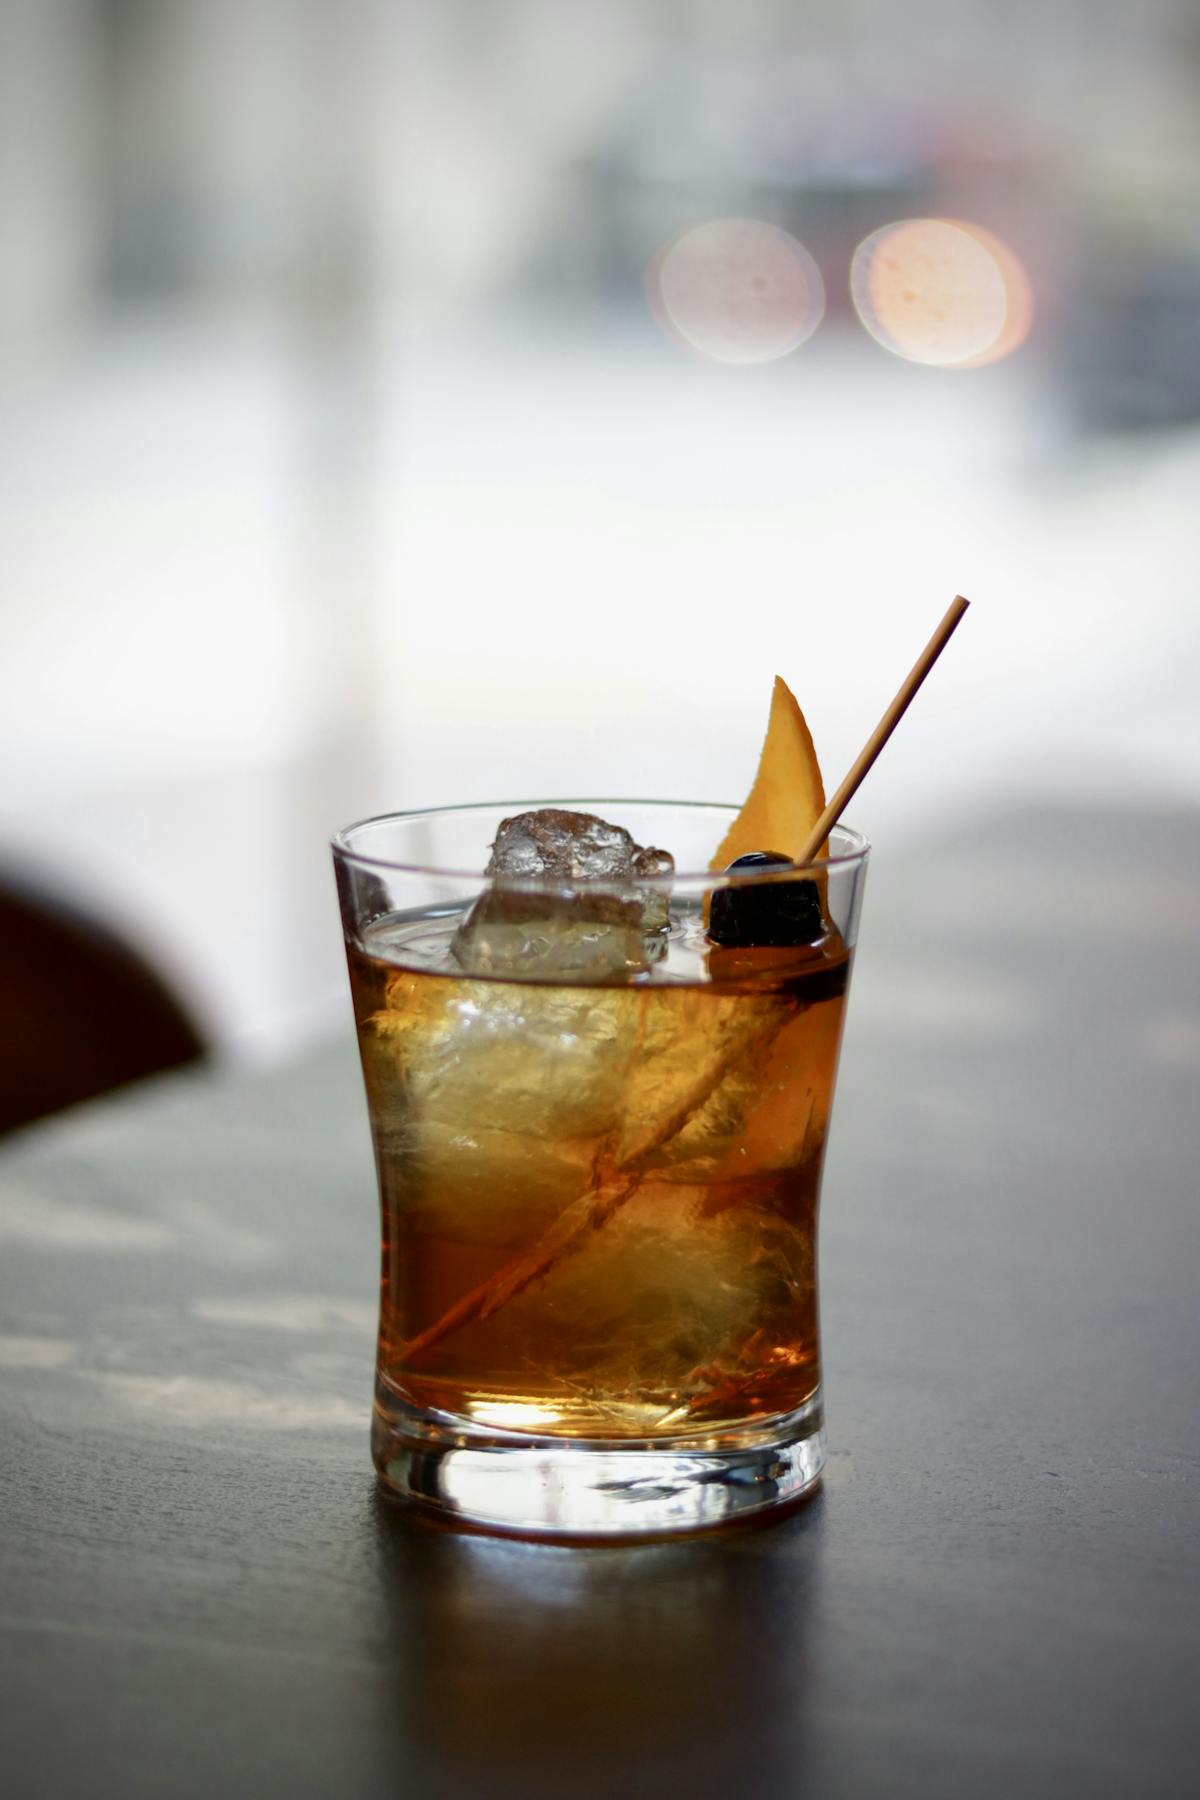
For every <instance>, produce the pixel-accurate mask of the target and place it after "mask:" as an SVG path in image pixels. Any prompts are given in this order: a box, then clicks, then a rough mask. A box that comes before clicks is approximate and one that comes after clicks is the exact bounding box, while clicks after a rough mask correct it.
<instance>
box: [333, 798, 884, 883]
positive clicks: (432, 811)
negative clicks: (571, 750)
mask: <svg viewBox="0 0 1200 1800" xmlns="http://www.w3.org/2000/svg"><path fill="white" fill-rule="evenodd" d="M605 806H613V807H616V806H645V807H656V808H661V809H662V810H664V811H666V810H667V809H668V808H671V809H673V810H677V811H695V812H722V813H728V814H729V817H730V819H731V820H733V819H734V818H736V817H737V815H738V813H739V812H740V811H741V808H740V807H739V806H736V805H734V804H732V803H731V802H727V801H721V800H646V799H638V798H636V797H634V796H630V795H626V796H624V797H621V796H618V795H613V794H610V795H607V796H605V797H603V798H599V799H597V798H595V797H590V798H589V797H576V798H573V799H560V800H551V799H543V800H468V801H465V802H463V803H462V804H456V805H453V806H416V807H401V808H399V809H397V810H396V811H395V812H386V813H371V814H368V816H367V817H366V818H362V819H355V820H353V821H352V822H351V823H350V824H349V825H343V826H341V827H340V828H339V829H338V830H337V831H335V832H333V833H332V834H331V836H330V839H329V842H330V845H331V847H332V850H333V853H334V856H335V857H336V858H339V859H341V860H342V861H344V862H350V863H355V864H357V865H360V866H361V867H363V868H367V869H386V870H388V871H390V872H391V873H393V874H397V875H423V876H427V877H434V878H435V879H438V880H443V881H481V880H483V879H485V871H484V870H483V869H453V868H450V867H448V866H447V865H445V864H441V863H424V862H404V861H401V860H400V859H399V858H397V857H394V856H372V855H370V854H368V853H367V852H365V851H362V850H356V849H355V848H354V847H353V845H352V844H351V843H350V841H349V840H350V838H351V837H352V835H353V834H354V833H355V832H358V831H365V830H366V829H367V827H368V826H372V825H392V824H400V823H402V822H404V821H407V820H410V819H414V820H415V819H436V818H448V817H457V816H459V815H461V814H464V813H482V812H503V813H510V814H514V815H515V814H517V813H522V812H534V811H537V810H540V809H542V808H546V807H558V808H561V809H563V810H565V811H571V812H583V811H589V812H596V813H597V814H598V816H600V817H603V816H604V815H603V814H602V813H599V809H600V808H601V807H605ZM830 830H831V831H840V832H842V833H843V834H844V836H846V837H848V838H850V839H852V840H853V847H852V848H851V849H850V850H847V851H845V852H843V853H842V854H840V855H837V856H823V857H818V858H817V859H816V861H814V862H806V863H801V862H787V863H768V864H765V865H763V866H762V867H760V868H757V869H674V870H672V871H671V873H670V874H665V875H637V876H630V877H627V878H625V877H623V878H621V879H620V880H613V878H612V877H611V876H608V877H599V878H597V877H592V876H587V875H580V876H575V877H572V878H571V880H570V881H569V882H565V881H564V878H563V877H562V876H556V875H552V874H546V875H525V876H511V877H509V878H508V879H507V880H505V881H504V883H503V885H504V886H505V887H506V888H511V889H524V890H531V891H536V890H538V889H545V888H547V887H553V888H561V887H563V886H564V885H569V886H571V887H576V886H584V885H586V886H587V887H589V888H605V887H607V888H612V889H619V890H621V891H627V890H628V889H629V888H630V887H638V888H659V887H661V888H673V887H678V886H680V885H681V884H684V883H703V884H704V886H705V887H713V886H717V885H720V886H734V885H735V884H737V885H741V884H743V883H749V882H764V881H782V880H792V879H794V878H795V877H796V876H797V875H821V874H827V873H828V872H829V870H831V869H847V868H853V867H854V866H855V865H856V864H859V863H863V862H865V861H866V859H867V857H868V856H869V854H870V850H871V845H870V842H869V840H868V839H867V838H866V837H864V836H863V834H862V832H861V831H856V830H855V829H854V827H853V826H851V825H844V824H843V823H842V822H841V820H840V819H839V820H837V821H836V822H835V823H834V824H833V825H832V826H830Z"/></svg>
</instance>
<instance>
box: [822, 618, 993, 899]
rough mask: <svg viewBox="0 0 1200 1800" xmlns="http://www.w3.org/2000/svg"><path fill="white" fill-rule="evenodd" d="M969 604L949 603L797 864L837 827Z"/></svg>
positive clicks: (823, 815)
mask: <svg viewBox="0 0 1200 1800" xmlns="http://www.w3.org/2000/svg"><path fill="white" fill-rule="evenodd" d="M969 605H970V602H969V601H968V600H964V599H963V597H962V595H961V594H958V595H956V596H955V599H954V602H953V604H952V605H951V606H950V607H949V608H948V609H947V611H946V616H945V617H944V618H943V620H942V622H941V624H940V625H939V626H938V628H937V630H936V631H935V632H934V634H933V636H932V637H931V638H930V640H929V642H928V643H927V644H926V646H925V648H924V649H923V650H922V652H921V654H920V656H918V658H917V660H916V662H915V663H914V664H913V666H912V669H911V670H910V672H909V674H908V675H907V676H906V678H905V680H904V682H903V683H902V685H901V688H900V692H899V693H898V694H897V695H896V698H895V699H894V700H893V701H892V704H891V705H890V706H889V707H888V709H887V711H886V712H885V713H884V715H883V717H882V719H880V721H879V723H878V725H877V726H876V727H875V729H874V731H873V732H872V733H871V735H870V737H869V738H868V739H867V741H866V743H865V744H864V745H863V747H862V749H861V750H860V751H859V753H858V755H857V756H856V757H855V759H854V761H853V762H852V763H851V765H850V769H849V772H848V773H847V775H846V778H845V780H844V781H843V782H842V785H841V787H839V789H838V790H837V793H836V794H835V795H834V796H833V799H832V800H831V801H830V802H829V804H828V806H827V807H826V808H825V811H824V812H823V813H822V814H821V816H820V818H819V819H818V820H817V822H816V824H815V825H814V826H813V828H812V830H811V832H810V833H809V835H808V838H807V839H806V841H805V844H804V848H803V849H802V850H801V852H800V854H799V856H797V857H796V859H795V860H796V861H797V862H798V863H808V862H812V861H814V860H815V858H816V856H817V853H818V851H819V850H820V848H821V845H822V844H823V843H824V842H825V839H826V838H827V837H828V836H829V833H830V830H831V828H832V827H833V826H834V825H836V824H837V822H838V820H839V819H840V818H841V816H842V814H843V812H844V811H845V810H846V806H847V804H848V802H849V801H850V800H852V799H853V797H854V795H855V794H856V793H857V792H858V789H859V787H860V785H861V783H862V781H863V778H864V777H865V775H866V773H867V770H868V769H869V768H870V767H871V764H872V763H873V762H874V761H875V758H876V757H877V756H878V755H879V752H880V751H881V750H882V749H883V746H884V745H885V744H886V743H887V741H888V739H889V738H890V737H891V735H892V733H893V731H895V729H896V727H897V725H898V724H899V723H900V720H901V719H902V718H903V717H904V714H905V713H906V711H907V710H908V706H909V703H910V701H911V700H912V698H913V695H914V694H915V693H916V691H917V689H918V688H919V687H920V685H921V683H922V682H923V681H924V679H925V677H926V676H927V675H928V673H929V671H930V669H932V667H933V665H934V663H935V662H936V661H937V659H938V657H939V656H940V655H941V654H942V651H943V650H944V649H945V648H946V645H947V644H948V643H949V641H950V634H951V632H952V631H953V630H954V628H955V626H956V625H957V624H958V622H959V620H960V619H961V618H962V616H963V614H964V613H965V612H966V610H967V607H968V606H969Z"/></svg>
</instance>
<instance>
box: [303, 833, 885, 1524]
mask: <svg viewBox="0 0 1200 1800" xmlns="http://www.w3.org/2000/svg"><path fill="white" fill-rule="evenodd" d="M546 806H554V807H569V808H571V809H573V810H575V811H580V812H587V813H592V814H597V815H599V816H600V817H601V818H602V819H605V820H608V821H611V822H612V823H614V824H617V825H621V826H624V827H625V828H627V829H628V830H629V832H630V833H631V834H632V836H633V838H634V839H635V841H636V843H637V844H640V845H648V846H652V845H663V846H665V847H666V848H667V849H669V850H670V851H671V852H672V853H673V855H674V858H675V863H676V870H675V872H673V873H670V874H666V873H661V874H654V873H651V874H650V875H644V874H642V875H639V876H638V877H637V878H636V883H634V882H633V881H632V880H631V879H626V880H625V881H623V882H615V881H611V880H590V879H589V880H586V881H577V882H575V883H573V884H571V886H570V888H569V889H568V888H565V887H564V884H563V882H562V881H561V879H559V880H552V879H550V878H548V877H545V876H543V877H541V878H538V879H512V878H509V877H507V876H506V877H504V878H503V881H502V884H501V885H502V891H503V895H504V899H503V903H502V906H501V912H500V918H501V923H500V924H499V925H498V926H497V927H496V931H495V932H494V933H493V936H495V937H496V938H497V939H500V938H503V937H504V933H505V931H507V930H510V927H511V921H512V920H513V919H515V920H516V926H515V927H512V929H515V930H516V931H517V935H518V937H519V936H521V935H522V934H525V935H528V934H530V933H532V934H533V935H534V937H535V939H537V941H536V942H535V945H534V949H535V951H536V952H537V954H535V955H533V956H531V957H529V958H526V959H524V960H523V959H522V955H521V954H518V955H517V957H516V958H515V961H514V959H513V958H512V957H511V956H510V955H508V951H510V950H511V943H508V944H507V949H506V953H505V957H499V956H493V955H492V951H493V950H494V949H495V945H494V944H492V943H491V942H490V941H489V942H484V943H483V944H482V947H481V946H480V944H479V943H478V942H475V943H473V944H471V943H468V944H467V945H466V947H464V937H465V933H466V931H467V930H469V928H464V921H466V920H469V919H479V918H480V917H483V916H484V915H482V914H480V913H478V912H476V913H474V914H473V913H472V911H471V909H472V908H473V907H474V906H475V903H476V902H477V901H478V900H479V897H480V896H481V894H483V893H484V892H485V890H487V892H488V894H489V896H490V898H489V901H488V904H489V905H492V906H494V903H495V902H494V897H495V893H496V884H495V882H490V881H489V880H488V878H487V877H485V875H484V873H483V871H484V869H485V866H486V864H487V860H488V854H489V849H490V846H491V844H492V841H493V839H494V838H495V837H496V834H497V830H498V828H499V826H500V824H501V821H502V820H504V819H505V818H506V817H510V816H511V815H513V814H517V813H523V812H527V811H530V810H532V809H534V808H537V807H546ZM735 812H736V809H735V808H732V807H722V806H706V805H693V804H686V803H674V802H665V801H653V802H644V801H619V800H580V801H522V802H514V803H512V804H509V805H506V806H491V805H489V806H469V807H459V808H450V809H445V810H441V811H433V812H421V813H398V814H392V815H389V816H387V817H383V818H377V819H368V820H365V821H363V822H362V823H360V824H357V825H352V826H349V827H348V828H347V829H346V830H344V831H341V832H339V833H338V834H337V836H336V837H335V839H334V860H335V865H336V870H337V877H338V890H339V897H340V901H341V908H342V917H343V923H344V927H345V934H346V944H347V952H348V957H349V964H350V980H351V987H352V991H353V999H354V1009H355V1018H356V1022H357V1027H358V1036H359V1047H360V1051H361V1055H362V1066H363V1075H364V1080H365V1084H366V1092H367V1103H368V1109H369V1112H370V1120H371V1130H372V1134H373V1137H374V1144H375V1156H376V1164H377V1168H378V1175H379V1192H380V1204H381V1214H382V1239H383V1272H382V1292H381V1307H380V1323H379V1346H378V1358H377V1370H376V1389H375V1413H374V1426H373V1434H372V1449H373V1454H374V1459H375V1463H376V1466H377V1468H378V1469H379V1472H380V1474H381V1475H382V1476H383V1477H384V1479H385V1480H386V1481H387V1482H389V1483H390V1484H391V1485H392V1487H393V1488H395V1489H397V1490H398V1491H399V1492H400V1493H402V1494H404V1495H406V1496H408V1497H409V1498H411V1499H413V1500H416V1501H419V1502H421V1503H423V1504H424V1505H426V1506H429V1507H433V1508H436V1509H438V1510H439V1511H441V1512H442V1513H443V1514H444V1515H452V1516H454V1517H457V1518H458V1519H459V1520H462V1521H464V1522H468V1523H471V1524H474V1525H477V1526H483V1527H486V1528H488V1529H491V1530H499V1531H513V1532H518V1533H521V1534H526V1535H537V1536H550V1537H558V1536H561V1537H567V1538H569V1537H579V1536H600V1537H611V1536H638V1535H642V1534H646V1533H664V1532H665V1533H674V1532H683V1531H693V1530H697V1529H701V1528H706V1527H711V1526H715V1525H720V1524H723V1523H726V1522H728V1521H731V1520H733V1519H739V1518H744V1517H746V1516H747V1515H750V1514H753V1513H757V1512H760V1511H761V1510H763V1509H764V1508H770V1507H776V1506H780V1505H783V1504H785V1503H787V1502H789V1501H792V1500H794V1499H796V1498H797V1497H798V1496H800V1495H801V1494H803V1493H804V1492H805V1491H806V1490H807V1489H809V1488H811V1487H812V1485H813V1484H814V1483H815V1482H816V1480H817V1479H818V1477H819V1475H820V1471H821V1467H822V1463H823V1461H824V1435H823V1429H822V1409H821V1363H820V1341H819V1325H818V1310H817V1264H816V1228H817V1200H818V1191H819V1187H820V1179H821V1168H822V1163H823V1160H824V1151H825V1140H826V1133H827V1128H828V1121H829V1112H830V1106H831V1103H832V1099H833V1090H834V1079H835V1074H836V1068H837V1060H838V1049H839V1045H840V1040H841V1034H842V1018H843V1010H844V1006H845V996H846V985H847V980H848V977H849V973H850V964H851V959H852V953H853V946H854V940H855V934H856V928H857V922H858V913H859V907H860V903H861V897H862V886H863V877H864V872H865V866H866V859H867V845H866V843H865V841H864V840H863V839H862V838H861V837H859V836H858V835H857V834H856V833H855V832H853V831H850V830H847V829H845V828H843V827H841V826H839V827H836V828H835V829H834V831H833V832H832V833H831V837H830V843H829V858H828V860H822V861H821V862H819V863H816V864H813V865H811V866H809V867H807V868H800V867H798V866H796V865H779V864H776V865H770V866H768V867H766V868H757V869H751V870H748V871H735V872H734V873H733V874H721V875H716V874H714V873H712V872H711V871H710V870H709V869H708V868H707V863H708V860H709V858H710V857H711V856H712V854H713V852H714V849H715V847H716V845H717V844H718V843H720V841H721V839H722V838H723V836H724V834H725V832H726V830H727V829H728V826H729V824H730V822H731V820H732V818H733V817H734V816H735ZM650 866H651V867H652V868H653V866H654V865H653V863H651V865H650ZM801 880H803V881H804V882H805V883H806V884H807V893H808V895H809V896H811V897H812V899H813V903H814V904H817V903H818V902H819V905H818V910H817V913H816V917H817V919H818V921H819V922H818V925H817V926H816V928H815V931H814V936H815V941H813V942H811V943H805V944H800V945H791V946H787V945H785V946H783V947H778V946H771V945H767V946H763V945H761V944H759V945H757V947H728V946H725V947H718V946H715V945H714V944H712V943H711V942H710V941H709V939H708V938H707V936H706V921H707V920H708V917H709V908H710V905H711V904H712V897H713V896H714V894H715V893H716V892H717V891H718V890H721V889H730V890H735V895H736V901H735V903H736V904H737V905H739V906H749V907H751V908H755V907H757V908H761V907H762V906H763V905H766V906H767V907H768V908H770V907H772V906H774V905H775V904H776V903H777V902H778V900H779V899H780V897H781V896H783V897H785V898H786V893H787V892H790V894H791V895H793V896H794V895H796V894H797V892H798V891H799V890H798V889H797V887H796V886H795V884H796V883H797V882H798V881H801ZM585 890H586V902H585V904H586V907H587V909H588V912H587V916H588V917H589V918H591V919H593V920H597V919H598V920H600V921H602V922H601V923H600V924H599V925H594V926H593V927H589V928H588V929H585V930H584V932H583V939H584V940H587V942H588V943H589V945H590V944H591V942H592V939H597V940H603V944H602V948H605V949H606V954H608V956H609V961H608V962H607V963H606V964H605V965H604V966H603V968H600V969H598V968H597V967H596V966H594V965H593V964H591V963H587V964H586V966H585V965H584V964H583V963H581V962H580V961H579V959H578V957H577V955H576V950H575V948H574V946H575V945H576V943H577V940H578V939H579V928H578V926H575V927H574V928H572V927H571V924H570V921H571V918H572V914H571V912H570V908H571V906H572V905H573V904H574V903H575V902H576V901H577V900H578V896H579V895H580V894H583V893H584V892H585ZM768 890H770V891H768ZM633 904H635V905H636V906H637V907H638V908H640V909H641V912H640V915H639V916H640V917H641V918H642V919H643V920H649V921H650V922H651V925H652V926H653V931H652V938H653V955H652V956H651V957H650V958H649V959H648V960H646V961H645V962H643V963H642V964H641V966H639V958H640V956H641V954H642V953H641V950H640V949H639V950H638V951H637V952H636V953H634V952H631V953H630V955H629V957H628V959H627V966H621V964H620V954H619V955H618V966H617V967H616V968H615V969H614V967H613V965H612V960H611V952H612V945H613V943H614V942H616V943H617V944H618V945H621V944H623V943H624V941H625V940H624V939H623V938H622V936H621V934H622V932H623V931H624V930H625V929H626V926H625V922H626V921H627V919H628V917H629V910H628V909H629V907H630V906H631V905H633ZM718 904H725V903H724V902H719V903H718ZM505 908H507V910H505ZM606 908H608V909H610V910H607V911H606ZM543 920H544V921H548V923H545V924H540V923H539V921H543ZM563 920H566V921H567V928H566V929H565V931H564V930H560V924H561V921H563ZM603 921H608V922H607V923H603ZM589 930H590V931H591V938H589V936H588V932H589ZM538 932H541V933H542V936H541V938H537V933H538ZM456 934H458V935H457V938H456ZM483 935H484V937H485V938H486V937H487V933H486V932H485V933H484V934H483ZM768 935H769V934H768ZM785 935H786V934H785ZM478 936H479V934H478V932H477V933H476V938H478ZM637 941H638V944H639V945H640V944H641V943H642V942H643V939H642V935H641V928H639V931H638V934H637ZM547 945H549V954H547V953H546V952H547ZM563 946H565V948H563Z"/></svg>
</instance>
